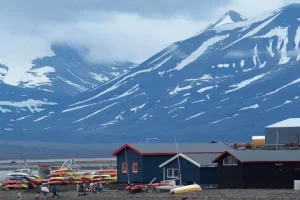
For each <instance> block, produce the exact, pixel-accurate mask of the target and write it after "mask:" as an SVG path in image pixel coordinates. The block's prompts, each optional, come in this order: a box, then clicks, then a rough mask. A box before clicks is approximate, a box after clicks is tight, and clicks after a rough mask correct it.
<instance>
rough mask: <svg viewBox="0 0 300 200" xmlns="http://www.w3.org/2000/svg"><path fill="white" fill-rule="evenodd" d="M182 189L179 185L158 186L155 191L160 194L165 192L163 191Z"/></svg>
mask: <svg viewBox="0 0 300 200" xmlns="http://www.w3.org/2000/svg"><path fill="white" fill-rule="evenodd" d="M178 187H180V186H179V185H161V186H156V187H155V190H156V191H158V192H160V191H161V192H163V191H170V190H171V189H175V188H178Z"/></svg>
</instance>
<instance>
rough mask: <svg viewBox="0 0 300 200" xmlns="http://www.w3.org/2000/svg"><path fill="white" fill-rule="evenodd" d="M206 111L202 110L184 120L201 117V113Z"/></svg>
mask: <svg viewBox="0 0 300 200" xmlns="http://www.w3.org/2000/svg"><path fill="white" fill-rule="evenodd" d="M204 113H205V112H200V113H198V114H196V115H193V116H191V117H188V118H186V119H185V120H184V121H187V120H190V119H193V118H196V117H199V116H200V115H203V114H204Z"/></svg>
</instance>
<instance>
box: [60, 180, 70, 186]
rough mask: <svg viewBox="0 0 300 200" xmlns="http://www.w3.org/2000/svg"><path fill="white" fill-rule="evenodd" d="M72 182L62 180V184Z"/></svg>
mask: <svg viewBox="0 0 300 200" xmlns="http://www.w3.org/2000/svg"><path fill="white" fill-rule="evenodd" d="M70 183H71V182H70V181H62V184H63V185H68V184H70Z"/></svg>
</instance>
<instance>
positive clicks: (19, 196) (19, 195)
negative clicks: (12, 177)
mask: <svg viewBox="0 0 300 200" xmlns="http://www.w3.org/2000/svg"><path fill="white" fill-rule="evenodd" d="M17 199H18V200H21V199H22V195H21V191H20V190H19V192H18V197H17Z"/></svg>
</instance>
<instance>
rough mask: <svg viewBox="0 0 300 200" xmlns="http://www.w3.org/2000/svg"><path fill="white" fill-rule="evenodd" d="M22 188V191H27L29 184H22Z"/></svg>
mask: <svg viewBox="0 0 300 200" xmlns="http://www.w3.org/2000/svg"><path fill="white" fill-rule="evenodd" d="M21 188H22V189H27V188H29V186H28V184H26V183H23V184H21Z"/></svg>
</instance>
